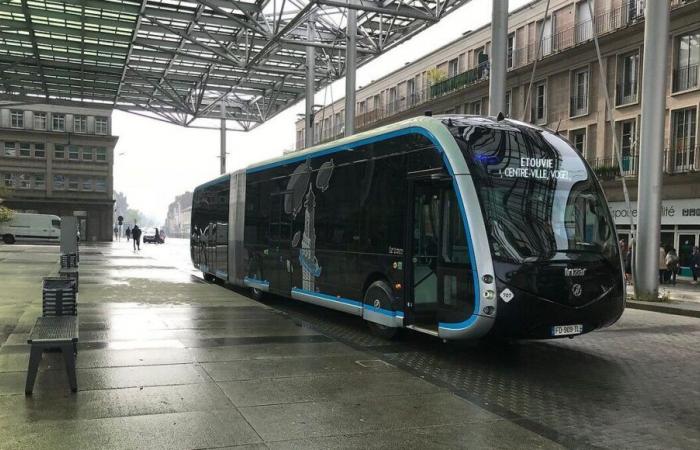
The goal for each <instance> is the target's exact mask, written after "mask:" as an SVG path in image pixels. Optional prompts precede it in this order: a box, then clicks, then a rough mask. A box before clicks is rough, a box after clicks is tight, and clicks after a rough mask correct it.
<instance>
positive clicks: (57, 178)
mask: <svg viewBox="0 0 700 450" xmlns="http://www.w3.org/2000/svg"><path fill="white" fill-rule="evenodd" d="M53 188H54V190H56V191H62V190H64V189H65V188H66V184H65V177H64V176H63V175H54V176H53Z"/></svg>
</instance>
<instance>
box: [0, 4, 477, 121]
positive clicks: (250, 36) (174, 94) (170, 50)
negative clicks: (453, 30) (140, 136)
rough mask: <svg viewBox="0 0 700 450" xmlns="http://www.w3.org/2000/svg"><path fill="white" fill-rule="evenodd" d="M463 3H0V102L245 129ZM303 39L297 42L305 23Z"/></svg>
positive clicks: (378, 53)
mask: <svg viewBox="0 0 700 450" xmlns="http://www.w3.org/2000/svg"><path fill="white" fill-rule="evenodd" d="M468 1H469V0H256V1H253V0H193V1H178V0H138V1H137V0H0V74H1V75H0V77H1V79H0V83H1V86H0V98H1V99H2V100H4V101H8V100H9V101H11V102H16V103H22V102H24V103H34V102H38V101H39V102H62V101H69V102H84V103H88V104H89V103H93V104H103V105H108V106H111V107H114V108H117V109H121V110H126V111H130V112H133V113H136V114H145V115H148V116H151V117H155V118H158V119H161V120H166V121H168V122H172V123H176V124H179V125H185V126H189V125H192V124H193V122H194V121H195V120H197V119H200V118H219V117H220V114H221V112H220V108H221V102H222V101H223V102H224V103H225V106H226V108H225V112H226V118H227V119H229V120H232V121H233V123H235V124H236V127H237V128H236V129H240V130H250V129H252V128H254V127H255V126H257V125H259V124H261V123H263V122H264V121H266V120H268V119H269V118H271V117H273V116H274V115H275V114H277V113H279V112H280V111H282V110H284V109H285V108H287V107H289V106H291V105H292V104H294V103H296V102H297V101H298V100H300V99H302V98H304V93H305V90H304V89H305V80H306V75H305V68H306V52H305V48H306V46H312V47H314V48H315V55H316V56H315V65H316V71H315V74H316V75H315V78H316V83H317V84H316V86H317V88H321V87H323V86H326V85H328V84H329V83H331V82H333V81H335V80H337V79H338V78H341V77H342V76H344V73H345V45H346V31H345V30H346V23H347V9H348V8H351V9H354V10H356V11H357V23H358V27H357V29H358V32H357V37H356V42H357V64H358V66H359V65H362V64H363V63H366V62H368V61H370V60H371V59H373V58H375V57H377V56H378V55H380V54H381V53H382V52H384V51H386V50H388V49H390V48H392V47H394V46H396V45H398V44H399V43H401V42H402V41H405V40H406V39H408V38H409V37H411V36H412V35H414V34H416V33H418V32H420V31H421V30H423V29H425V28H426V27H428V26H430V25H431V24H433V23H435V22H437V21H438V20H439V19H440V18H442V17H444V16H445V15H446V14H448V13H449V12H451V11H453V10H455V9H456V8H458V7H459V6H461V5H463V4H465V3H467V2H468ZM310 21H313V24H314V27H313V28H314V29H315V31H314V32H313V34H312V35H311V38H309V34H308V29H307V27H308V23H309V22H310Z"/></svg>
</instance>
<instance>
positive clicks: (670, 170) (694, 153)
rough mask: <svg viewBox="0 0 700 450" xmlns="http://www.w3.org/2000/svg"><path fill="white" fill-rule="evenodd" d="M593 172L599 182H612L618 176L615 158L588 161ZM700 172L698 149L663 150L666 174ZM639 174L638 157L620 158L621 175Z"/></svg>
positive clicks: (699, 149) (686, 147) (625, 156)
mask: <svg viewBox="0 0 700 450" xmlns="http://www.w3.org/2000/svg"><path fill="white" fill-rule="evenodd" d="M589 164H590V165H591V168H592V169H593V172H595V174H596V175H597V176H598V178H600V179H601V180H612V179H615V178H617V177H619V176H620V168H619V166H618V162H617V159H615V158H612V157H611V158H596V159H593V160H590V161H589ZM699 170H700V148H698V147H696V146H682V147H677V148H675V149H674V148H667V149H665V150H664V162H663V171H664V173H666V174H681V173H690V172H697V171H699ZM638 174H639V155H638V154H632V155H624V156H623V157H622V175H624V176H637V175H638Z"/></svg>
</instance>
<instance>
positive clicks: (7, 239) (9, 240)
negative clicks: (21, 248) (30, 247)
mask: <svg viewBox="0 0 700 450" xmlns="http://www.w3.org/2000/svg"><path fill="white" fill-rule="evenodd" d="M2 241H3V242H4V243H5V244H14V243H15V237H14V236H12V235H11V234H6V235H4V236H3V237H2Z"/></svg>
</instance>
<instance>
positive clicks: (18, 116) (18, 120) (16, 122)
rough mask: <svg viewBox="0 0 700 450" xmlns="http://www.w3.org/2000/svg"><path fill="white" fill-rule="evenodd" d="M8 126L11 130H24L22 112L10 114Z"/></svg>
mask: <svg viewBox="0 0 700 450" xmlns="http://www.w3.org/2000/svg"><path fill="white" fill-rule="evenodd" d="M10 126H11V127H12V128H24V111H11V112H10Z"/></svg>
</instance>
